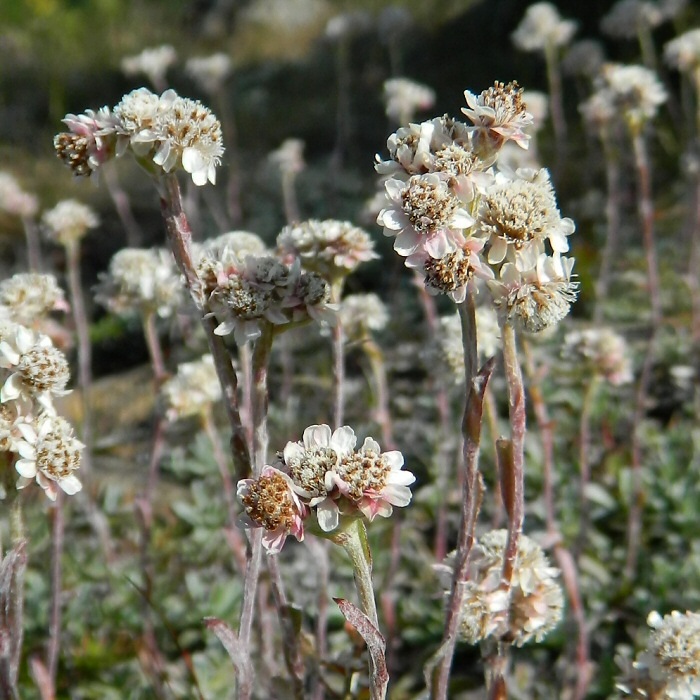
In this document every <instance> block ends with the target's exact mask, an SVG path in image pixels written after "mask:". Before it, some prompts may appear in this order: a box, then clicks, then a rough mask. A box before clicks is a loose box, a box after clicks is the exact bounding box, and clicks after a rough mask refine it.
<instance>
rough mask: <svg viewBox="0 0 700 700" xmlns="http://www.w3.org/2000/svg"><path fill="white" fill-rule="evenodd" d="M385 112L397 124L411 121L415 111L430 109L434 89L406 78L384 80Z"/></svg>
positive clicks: (433, 98) (433, 101) (433, 102)
mask: <svg viewBox="0 0 700 700" xmlns="http://www.w3.org/2000/svg"><path fill="white" fill-rule="evenodd" d="M384 102H385V104H386V114H387V116H388V117H389V118H390V119H393V120H394V121H395V122H397V123H398V124H407V123H408V122H410V121H413V119H414V115H415V113H416V111H423V110H426V109H430V108H431V107H432V106H433V105H434V104H435V91H434V90H433V89H432V88H430V87H428V86H427V85H423V84H422V83H417V82H415V81H413V80H409V79H408V78H390V79H389V80H385V81H384Z"/></svg>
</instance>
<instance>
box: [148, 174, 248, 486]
mask: <svg viewBox="0 0 700 700" xmlns="http://www.w3.org/2000/svg"><path fill="white" fill-rule="evenodd" d="M164 180H165V188H164V192H163V199H162V200H161V210H162V214H163V218H164V219H165V223H166V228H167V231H168V239H169V241H170V247H171V250H172V252H173V255H174V256H175V261H176V263H177V266H178V268H179V270H180V272H182V274H183V275H184V277H185V284H186V286H187V289H188V291H189V292H190V295H191V296H192V298H193V299H194V301H195V304H196V305H197V308H199V309H201V310H202V325H203V326H204V331H205V333H206V336H207V341H208V343H209V352H211V355H212V357H213V358H214V366H215V367H216V373H217V375H218V376H219V381H220V382H221V387H222V389H223V394H224V403H225V405H226V412H227V414H228V419H229V423H230V425H231V452H232V455H233V463H234V465H235V467H236V471H237V474H238V477H239V478H240V479H245V478H246V477H249V476H250V475H251V473H252V468H251V463H250V451H249V449H248V443H247V439H246V431H245V429H244V427H243V424H242V423H241V416H240V412H239V408H238V378H237V377H236V371H235V370H234V368H233V364H232V363H231V357H230V355H229V352H228V350H227V349H226V345H225V344H224V341H223V338H221V336H218V335H216V333H214V330H215V329H216V326H217V323H216V319H214V318H212V317H211V316H207V315H206V305H205V304H204V300H203V299H202V285H201V282H200V280H199V277H198V276H197V272H196V270H195V267H194V262H193V261H192V250H191V244H192V232H191V231H190V227H189V223H188V222H187V217H186V216H185V212H184V211H183V208H182V194H181V192H180V186H179V184H178V181H177V177H176V176H175V175H174V174H170V175H166V176H165V178H164Z"/></svg>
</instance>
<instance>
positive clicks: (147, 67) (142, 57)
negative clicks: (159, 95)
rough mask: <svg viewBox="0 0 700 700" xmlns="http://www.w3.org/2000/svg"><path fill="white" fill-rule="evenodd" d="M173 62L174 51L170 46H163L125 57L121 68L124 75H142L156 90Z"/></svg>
mask: <svg viewBox="0 0 700 700" xmlns="http://www.w3.org/2000/svg"><path fill="white" fill-rule="evenodd" d="M175 61H177V53H176V52H175V49H174V48H173V47H172V46H170V44H163V46H155V47H153V48H148V49H144V50H143V51H142V52H141V53H139V54H136V55H135V56H125V57H124V58H123V59H122V64H121V67H122V71H124V75H139V74H144V75H145V76H146V77H147V78H148V79H149V80H150V81H151V85H153V86H154V87H156V88H158V87H160V86H161V85H162V84H163V83H164V81H165V74H166V72H167V70H168V68H170V66H172V65H173V64H174V63H175Z"/></svg>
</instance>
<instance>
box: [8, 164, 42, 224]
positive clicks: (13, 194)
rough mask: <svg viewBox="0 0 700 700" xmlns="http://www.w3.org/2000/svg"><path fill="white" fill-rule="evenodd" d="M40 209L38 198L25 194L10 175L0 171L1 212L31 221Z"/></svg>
mask: <svg viewBox="0 0 700 700" xmlns="http://www.w3.org/2000/svg"><path fill="white" fill-rule="evenodd" d="M38 208H39V201H38V200H37V198H36V196H35V195H33V194H30V193H29V192H25V191H24V190H23V189H22V188H21V187H20V184H19V183H18V182H17V180H16V179H15V178H14V177H13V176H12V175H10V173H6V172H2V171H0V211H4V212H7V213H8V214H10V215H12V216H19V217H20V218H22V219H30V218H31V217H33V216H34V215H35V214H36V212H37V209H38Z"/></svg>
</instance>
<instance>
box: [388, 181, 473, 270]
mask: <svg viewBox="0 0 700 700" xmlns="http://www.w3.org/2000/svg"><path fill="white" fill-rule="evenodd" d="M385 187H386V193H387V198H388V200H389V203H390V206H389V207H387V208H386V209H382V211H381V212H379V216H378V217H377V223H378V224H380V225H381V226H383V227H384V235H385V236H395V237H396V239H395V240H394V250H395V251H396V252H397V253H398V254H399V255H403V256H409V255H412V254H414V253H421V252H425V253H426V254H427V255H429V256H430V257H433V258H442V257H444V256H445V255H447V253H452V252H454V251H456V250H457V249H458V248H461V247H462V246H464V244H465V243H466V239H465V238H464V233H463V232H464V229H466V228H469V227H470V226H471V225H472V224H473V223H474V219H472V217H471V216H470V215H469V212H468V211H467V210H466V209H465V208H464V206H463V205H464V202H462V201H460V199H458V197H457V196H455V194H454V192H452V191H451V190H450V188H449V186H448V183H447V181H446V179H445V178H441V177H440V176H439V175H437V174H435V173H428V174H426V175H413V176H411V177H410V178H409V180H408V182H403V181H401V180H396V179H390V180H387V182H386V184H385Z"/></svg>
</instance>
